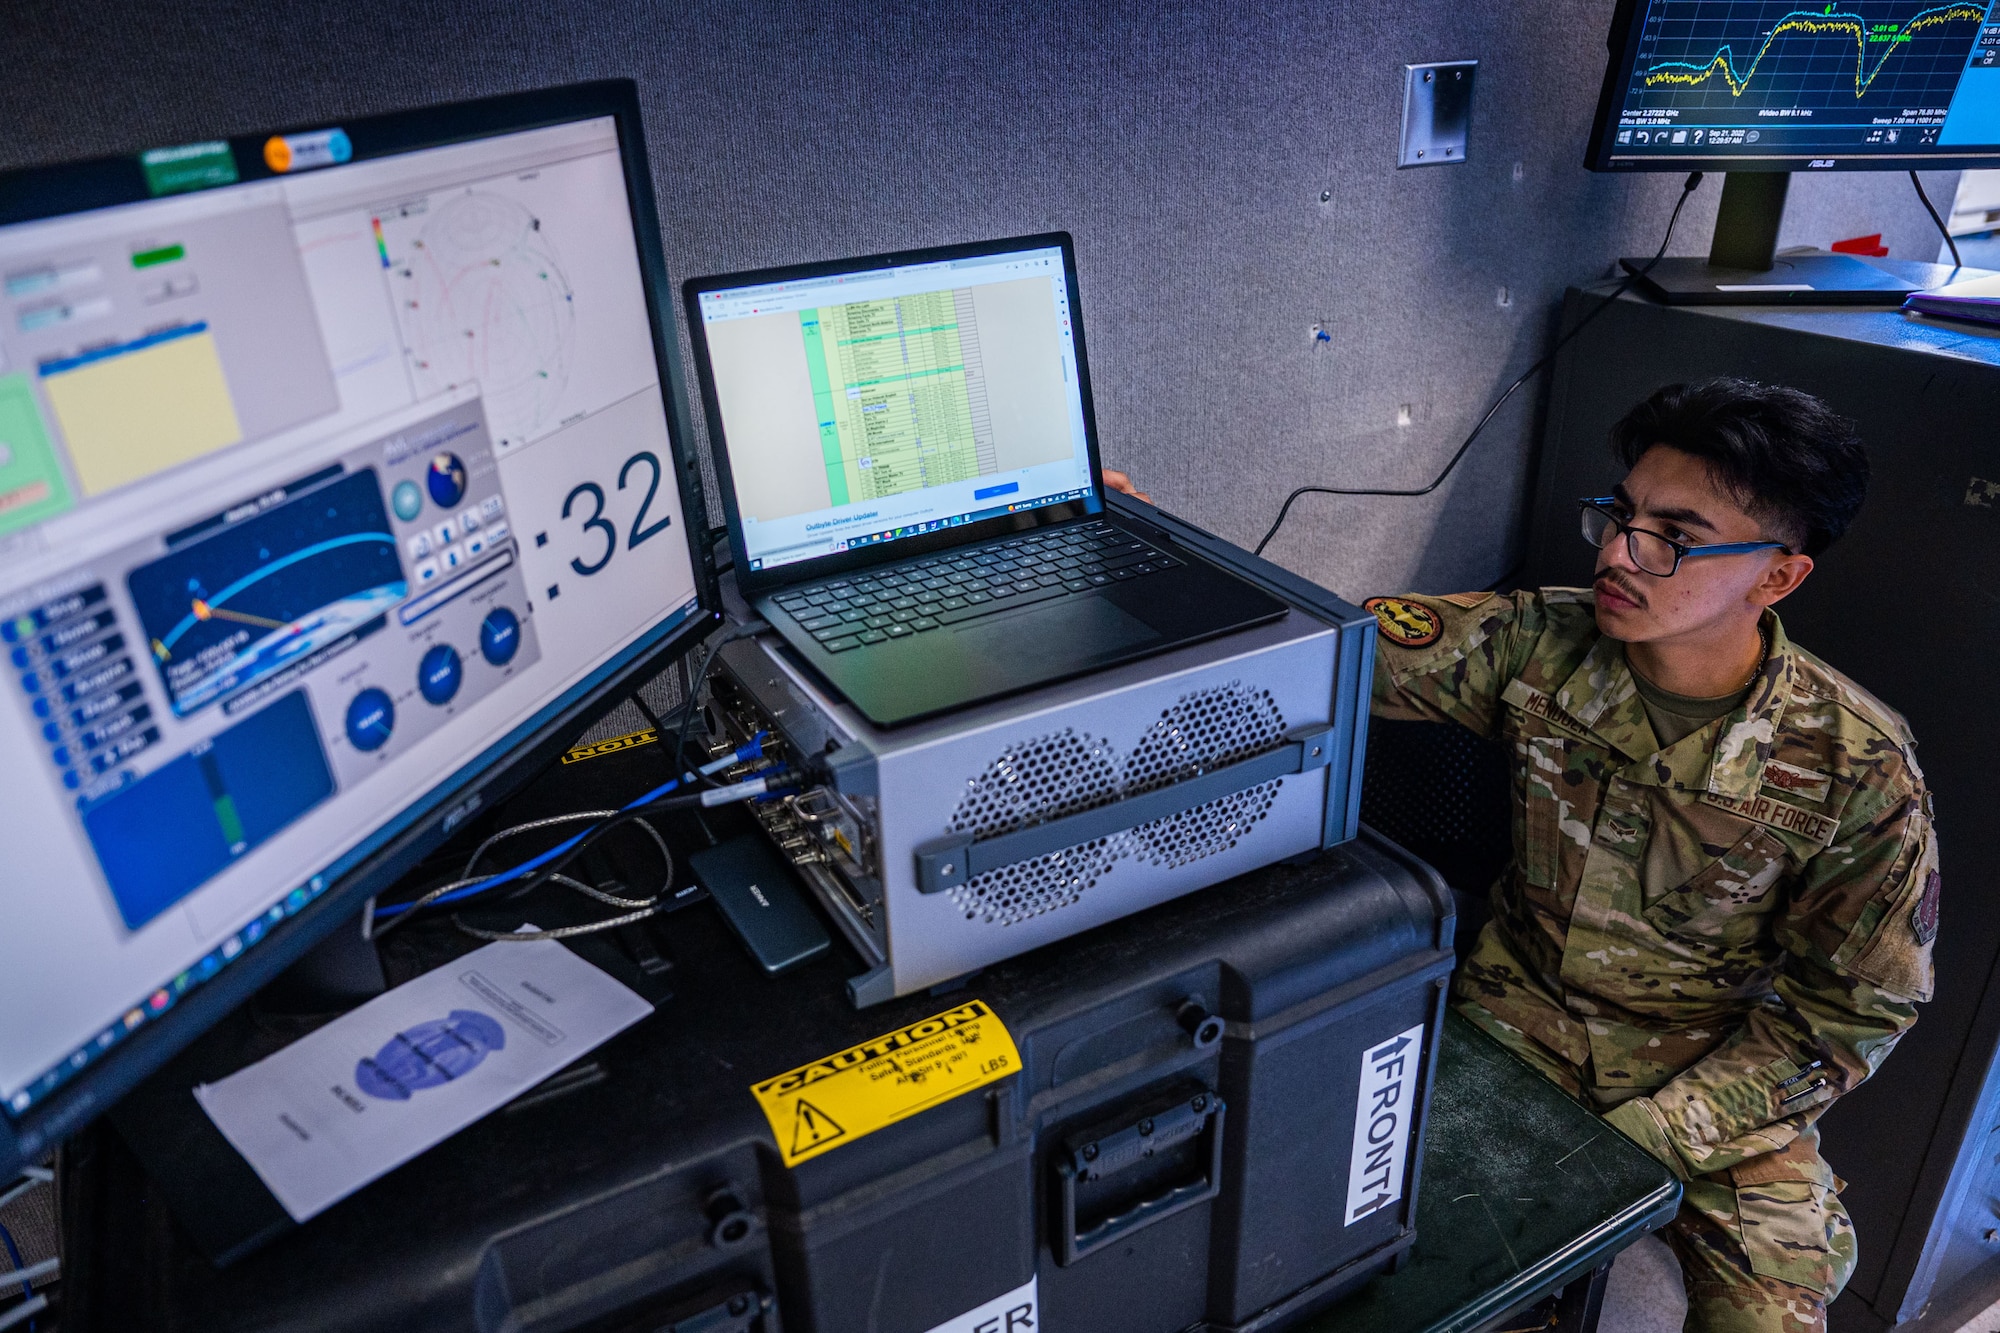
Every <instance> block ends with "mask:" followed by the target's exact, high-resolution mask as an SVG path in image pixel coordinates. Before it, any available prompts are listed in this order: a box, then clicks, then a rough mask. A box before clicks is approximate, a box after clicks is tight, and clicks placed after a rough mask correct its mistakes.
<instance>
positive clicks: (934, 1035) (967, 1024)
mask: <svg viewBox="0 0 2000 1333" xmlns="http://www.w3.org/2000/svg"><path fill="white" fill-rule="evenodd" d="M1020 1067H1021V1053H1020V1052H1019V1051H1017V1050H1015V1049H1014V1039H1013V1037H1011V1036H1009V1035H1008V1033H1007V1028H1006V1025H1005V1024H1003V1023H1002V1022H1001V1021H1000V1016H999V1015H998V1014H996V1013H994V1012H993V1010H992V1009H990V1008H988V1007H987V1006H986V1004H985V1003H983V1002H982V1001H979V1000H972V1001H970V1002H968V1003H966V1004H961V1005H959V1006H958V1007H957V1008H955V1009H947V1010H945V1011H944V1012H943V1013H941V1014H936V1015H933V1016H932V1017H930V1018H926V1019H924V1020H923V1021H922V1022H920V1023H911V1024H909V1025H908V1026H906V1027H900V1028H897V1029H896V1030H895V1031H894V1032H886V1033H884V1034H883V1035H881V1036H879V1037H877V1038H875V1039H874V1040H873V1041H864V1042H862V1043H861V1044H860V1045H858V1046H850V1047H848V1048H847V1049H846V1050H844V1051H841V1052H839V1053H837V1054H834V1055H829V1056H827V1057H826V1058H825V1059H823V1060H815V1061H813V1062H812V1063H811V1064H806V1065H800V1066H799V1067H798V1068H797V1069H794V1070H791V1071H790V1072H788V1073H783V1074H780V1075H778V1076H777V1077H776V1078H770V1079H765V1080H764V1081H763V1082H762V1083H755V1084H752V1085H751V1087H750V1094H751V1096H753V1097H755V1098H756V1099H757V1105H758V1106H760V1107H761V1108H763V1111H764V1118H765V1119H766V1120H769V1121H770V1122H771V1133H772V1134H774V1135H776V1136H777V1140H778V1155H779V1156H780V1157H782V1158H783V1159H784V1162H785V1165H786V1166H797V1165H798V1164H799V1163H800V1162H803V1161H805V1160H807V1159H808V1158H812V1157H817V1156H819V1155H820V1154H821V1153H823V1152H831V1151H832V1150H833V1149H835V1148H838V1147H840V1146H842V1145H843V1144H847V1143H852V1142H853V1141H854V1140H856V1139H858V1138H861V1137H862V1136H863V1135H866V1134H873V1133H874V1132H875V1131H876V1130H878V1129H882V1128H884V1127H885V1126H888V1125H893V1124H895V1123H896V1122H897V1121H898V1120H904V1119H907V1118H909V1117H910V1116H913V1115H915V1114H916V1113H917V1112H919V1111H923V1110H927V1109H929V1108H930V1107H933V1106H936V1105H937V1104H938V1103H940V1102H947V1101H950V1100H951V1099H952V1098H953V1097H956V1096H958V1095H959V1094H961V1093H966V1092H971V1091H972V1090H973V1089H974V1088H980V1087H984V1086H985V1085H986V1084H988V1083H992V1082H995V1081H997V1080H999V1079H1003V1078H1006V1077H1007V1076H1008V1075H1009V1074H1012V1073H1014V1072H1015V1071H1016V1070H1018V1069H1019V1068H1020Z"/></svg>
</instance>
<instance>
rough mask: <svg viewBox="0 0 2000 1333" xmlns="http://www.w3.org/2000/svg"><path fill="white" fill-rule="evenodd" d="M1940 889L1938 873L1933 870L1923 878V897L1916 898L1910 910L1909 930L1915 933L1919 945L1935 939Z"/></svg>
mask: <svg viewBox="0 0 2000 1333" xmlns="http://www.w3.org/2000/svg"><path fill="white" fill-rule="evenodd" d="M1940 887H1941V881H1940V880H1939V878H1938V872H1937V871H1935V870H1933V871H1931V873H1930V874H1929V875H1926V876H1925V877H1924V892H1923V896H1922V897H1920V898H1918V899H1917V905H1916V906H1915V907H1913V908H1911V909H1910V929H1911V930H1913V931H1915V932H1916V935H1917V943H1919V944H1929V943H1930V942H1931V941H1932V940H1934V939H1936V938H1937V928H1938V894H1939V888H1940Z"/></svg>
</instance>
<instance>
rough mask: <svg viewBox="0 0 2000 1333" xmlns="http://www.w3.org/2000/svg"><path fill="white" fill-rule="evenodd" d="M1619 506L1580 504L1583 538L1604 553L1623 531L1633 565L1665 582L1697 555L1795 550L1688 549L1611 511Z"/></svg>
mask: <svg viewBox="0 0 2000 1333" xmlns="http://www.w3.org/2000/svg"><path fill="white" fill-rule="evenodd" d="M1617 503H1618V497H1616V496H1614V495H1599V496H1594V497H1592V498H1589V499H1584V500H1579V501H1577V504H1578V505H1579V506H1581V508H1582V511H1583V539H1584V540H1585V541H1587V542H1589V543H1590V544H1591V545H1592V546H1595V547H1596V548H1597V549H1598V550H1600V551H1601V550H1603V549H1604V548H1605V547H1606V546H1609V545H1610V544H1611V541H1612V539H1613V538H1615V537H1616V536H1617V535H1618V534H1619V533H1620V532H1623V533H1624V534H1625V552H1626V554H1627V555H1629V556H1631V557H1632V563H1633V564H1635V565H1637V566H1638V567H1639V568H1640V569H1643V570H1645V571H1646V572H1647V573H1648V574H1655V575H1658V576H1659V577H1660V578H1663V579H1665V578H1672V577H1673V576H1674V575H1675V574H1676V573H1678V572H1679V571H1680V567H1681V561H1683V560H1687V559H1691V558H1693V557H1695V556H1703V555H1747V554H1749V553H1750V552H1752V551H1783V552H1785V553H1786V554H1787V555H1789V554H1791V551H1792V548H1791V547H1789V546H1787V545H1785V544H1784V543H1783V542H1709V543H1707V544H1705V545H1701V546H1689V545H1688V544H1686V543H1685V542H1677V541H1675V540H1674V539H1673V538H1671V537H1666V536H1662V535H1661V534H1659V533H1657V532H1653V531H1651V530H1649V529H1646V528H1635V527H1633V526H1631V525H1630V524H1628V523H1627V522H1626V521H1625V520H1624V519H1622V518H1620V517H1618V514H1617V511H1615V510H1614V509H1612V508H1611V506H1613V505H1615V504H1617Z"/></svg>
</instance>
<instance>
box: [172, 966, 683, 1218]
mask: <svg viewBox="0 0 2000 1333" xmlns="http://www.w3.org/2000/svg"><path fill="white" fill-rule="evenodd" d="M652 1011H653V1007H652V1006H651V1005H650V1004H648V1003H647V1002H646V1001H644V1000H642V999H640V998H639V996H637V995H635V994H634V993H633V992H632V991H631V990H629V989H627V988H626V987H624V986H622V985H620V984H619V983H618V982H617V981H615V980H613V979H612V978H611V977H609V976H607V975H606V974H605V973H604V972H602V971H600V970H599V969H597V968H595V967H592V966H591V965H590V964H589V963H586V962H585V961H584V960H583V959H581V958H579V957H577V956H576V955H575V954H573V953H571V952H570V951H569V950H568V949H566V948H564V947H563V946H562V945H560V944H558V943H557V942H556V941H554V940H536V941H532V942H523V943H518V944H517V943H513V942H509V941H503V942H501V943H498V944H489V945H487V946H486V947H485V948H483V949H479V950H477V951H475V952H473V953H469V954H467V955H466V956H465V957H463V958H460V959H457V960H455V961H453V962H451V963H447V964H446V965H445V966H443V967H440V968H438V969H436V970H435V971H432V972H427V973H425V974H424V975H423V976H421V977H418V978H417V979H416V980H414V981H411V982H408V983H406V984H404V985H401V986H398V987H396V989H394V990H392V991H390V992H389V993H388V994H386V995H381V996H378V997H376V998H375V999H373V1000H370V1001H369V1002H368V1003H367V1004H364V1005H362V1006H361V1007H360V1008H359V1009H356V1010H355V1011H354V1012H353V1013H351V1014H347V1015H344V1016H343V1017H341V1018H338V1019H335V1020H334V1021H333V1022H331V1023H329V1024H327V1025H326V1026H325V1027H323V1028H321V1029H319V1030H318V1031H317V1032H314V1033H312V1034H310V1035H309V1036H305V1037H302V1038H300V1039H299V1040H298V1041H295V1042H293V1043H292V1044H291V1045H290V1046H287V1047H286V1048H285V1049H284V1050H282V1051H279V1052H278V1053H277V1054H276V1055H273V1056H271V1057H269V1058H268V1059H264V1060H260V1061H258V1062H257V1063H256V1064H254V1065H251V1066H249V1067H248V1068H247V1069H242V1070H239V1071H238V1072H236V1073H234V1074H231V1075H230V1076H229V1077H228V1078H225V1079H223V1080H222V1081H221V1082H219V1083H207V1084H203V1085H202V1086H201V1087H198V1088H196V1089H195V1090H194V1095H195V1100H196V1101H198V1102H200V1103H201V1108H202V1110H204V1111H206V1112H208V1118H209V1119H210V1120H213V1121H214V1122H215V1126H216V1128H217V1129H220V1130H221V1131H222V1133H223V1135H224V1136H225V1137H226V1138H227V1139H228V1140H229V1141H230V1143H231V1144H233V1145H235V1148H236V1150H237V1151H238V1152H240V1153H242V1154H243V1156H244V1158H245V1159H246V1160H247V1161H248V1162H249V1163H250V1165H251V1167H252V1168H253V1169H254V1170H255V1171H256V1172H257V1174H258V1176H259V1177H260V1178H262V1180H263V1182H264V1184H265V1185H267V1186H268V1187H269V1188H270V1190H271V1193H273V1194H275V1195H276V1196H277V1197H278V1202H279V1203H281V1204H283V1205H284V1206H285V1211H286V1212H288V1213H290V1214H291V1215H292V1217H293V1219H294V1220H295V1221H299V1222H303V1221H305V1220H306V1219H307V1218H309V1217H311V1216H313V1215H314V1214H315V1213H318V1212H320V1211H321V1210H323V1209H325V1208H326V1207H328V1206H329V1205H331V1204H333V1203H336V1202H338V1201H339V1200H341V1199H343V1198H345V1197H346V1196H347V1195H349V1194H352V1193H353V1192H354V1191H355V1190H357V1189H360V1188H361V1187H362V1186H363V1185H366V1184H367V1183H368V1182H369V1181H371V1180H373V1179H375V1178H376V1177H377V1176H380V1175H383V1174H384V1173H386V1172H388V1171H390V1170H392V1169H394V1168H395V1167H398V1166H400V1165H402V1164H403V1163H404V1162H407V1161H409V1160H410V1159H411V1158H412V1157H415V1156H416V1155H417V1154H418V1153H420V1152H422V1151H424V1149H426V1148H429V1147H431V1146H432V1145H433V1144H436V1143H440V1142H442V1141H443V1140H445V1139H447V1138H449V1137H450V1136H451V1135H453V1134H455V1133H457V1132H458V1131H459V1130H461V1129H463V1128H465V1127H466V1126H467V1125H469V1124H471V1123H472V1122H473V1121H475V1120H477V1119H479V1117H481V1116H483V1115H485V1114H486V1113H487V1112H488V1111H491V1110H493V1109H494V1108H495V1107H498V1106H501V1105H504V1104H505V1103H507V1102H508V1101H511V1100H512V1099H513V1098H515V1097H517V1096H519V1095H520V1094H521V1093H523V1092H525V1091H527V1090H528V1089H529V1088H531V1087H533V1086H534V1085H535V1084H537V1083H540V1082H541V1081H542V1080H543V1079H545V1078H547V1077H548V1076H549V1075H551V1074H553V1073H555V1072H556V1071H557V1070H558V1069H561V1068H562V1067H563V1066H564V1065H566V1064H568V1063H570V1062H571V1061H572V1060H575V1059H577V1058H578V1057H579V1056H581V1055H583V1054H584V1053H585V1052H587V1051H589V1050H591V1049H593V1048H594V1047H596V1046H598V1045H600V1044H601V1043H603V1042H604V1041H605V1040H607V1039H608V1038H610V1037H611V1036H613V1035H614V1034H616V1033H618V1032H620V1031H622V1030H624V1029H625V1028H628V1027H630V1026H631V1025H632V1024H634V1023H636V1022H638V1021H639V1020H640V1019H642V1018H644V1017H645V1016H646V1015H647V1014H649V1013H651V1012H652Z"/></svg>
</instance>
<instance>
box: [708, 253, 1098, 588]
mask: <svg viewBox="0 0 2000 1333" xmlns="http://www.w3.org/2000/svg"><path fill="white" fill-rule="evenodd" d="M1052 248H1060V249H1061V251H1062V258H1063V281H1064V282H1065V283H1067V284H1068V286H1069V313H1070V336H1071V339H1072V341H1073V342H1074V343H1075V346H1076V383H1077V390H1078V392H1079V393H1080V395H1081V397H1082V400H1083V436H1084V445H1085V448H1086V450H1087V451H1088V453H1089V455H1090V468H1089V473H1088V485H1089V488H1090V493H1089V494H1088V495H1086V496H1085V497H1083V498H1082V499H1080V500H1069V501H1062V502H1059V503H1056V504H1050V505H1041V506H1038V507H1036V508H1033V509H1023V510H1021V511H1019V512H1017V513H1013V514H1000V515H997V516H995V517H993V518H988V519H982V520H980V521H979V522H977V523H967V524H962V525H960V526H957V527H950V528H939V529H938V530H937V531H935V532H925V533H917V534H914V535H912V536H908V537H899V538H897V539H896V540H894V541H891V542H884V543H880V544H877V545H870V546H863V547H858V548H856V549H854V550H848V551H835V552H832V553H830V554H827V555H821V556H814V557H812V558H810V559H806V560H796V561H792V562H790V563H787V564H783V565H779V566H776V567H775V568H772V569H762V570H757V569H752V568H750V555H749V551H748V548H747V547H746V545H745V543H744V540H743V515H742V513H741V511H740V510H739V508H738V506H737V501H736V485H735V481H734V480H733V475H732V472H731V469H730V466H729V443H728V438H727V436H726V434H725V432H724V430H723V425H722V405H721V402H720V400H719V399H718V398H717V397H716V391H715V375H714V372H713V370H712V368H711V367H710V365H709V356H708V339H707V330H706V328H705V327H704V325H703V322H702V317H701V298H702V295H703V293H705V292H712V291H722V290H726V289H728V288H732V287H756V286H762V285H764V284H766V283H773V282H797V281H801V280H806V279H812V278H824V277H831V276H834V275H836V274H843V273H865V272H868V271H870V270H874V269H894V268H902V267H905V266H908V265H912V264H934V263H940V262H945V261H950V260H955V259H974V258H978V257H980V256H982V255H993V254H1005V253H1007V252H1009V251H1015V250H1043V249H1052ZM681 293H682V297H683V303H684V305H685V308H686V313H687V322H688V339H689V342H690V344H691V346H692V347H693V350H694V367H695V379H696V381H697V382H698V383H699V384H700V386H701V404H702V415H703V420H704V421H706V423H707V425H708V445H709V457H710V460H711V462H712V463H713V464H714V467H715V480H716V489H717V490H718V491H719V492H720V493H721V496H722V509H723V514H724V517H725V518H726V520H727V523H728V529H729V552H730V558H731V559H732V560H733V561H734V562H735V568H736V584H737V587H739V588H741V589H742V590H743V592H744V594H745V595H748V596H755V595H756V594H758V593H762V592H768V591H769V590H771V589H772V588H777V587H782V586H784V585H785V584H788V583H796V582H799V581H801V580H804V579H817V578H826V577H828V576H831V575H834V574H839V573H843V572H845V571H847V570H850V569H858V568H861V567H862V566H864V565H875V564H883V563H886V562H888V561H892V560H902V559H907V558H909V557H911V556H919V555H927V554H929V553H931V552H933V551H941V550H944V549H946V548H948V547H953V546H962V545H965V544H966V543H968V542H974V541H980V540H983V539H986V538H989V537H997V536H1000V535H1002V534H1005V533H1009V532H1020V531H1024V530H1027V529H1030V528H1038V527H1046V526H1048V525H1050V524H1053V523H1062V522H1066V521H1068V520H1070V519H1073V518H1078V517H1081V516H1083V515H1086V514H1097V513H1102V512H1103V510H1104V488H1103V482H1102V481H1101V480H1100V478H1101V477H1102V475H1103V464H1102V462H1101V460H1100V458H1099V455H1098V445H1097V413H1096V410H1095V408H1094V407H1093V405H1092V401H1091V395H1090V358H1089V357H1088V356H1087V355H1086V354H1085V351H1084V336H1083V305H1082V301H1081V293H1080V292H1079V291H1078V283H1077V276H1076V242H1075V239H1074V238H1073V237H1072V236H1071V235H1070V234H1069V233H1068V232H1066V231H1054V232H1042V233H1039V234H1037V235H1033V236H1010V237H1005V238H1002V239H1000V240H993V241H974V242H969V243H967V244H963V245H947V246H936V247H932V248H929V249H923V250H896V251H890V252H888V253H886V254H878V255H864V256H862V257H860V258H858V259H836V260H827V261H824V262H819V263H811V264H790V265H786V266H784V267H781V268H767V269H755V270H751V271H748V272H742V273H720V274H711V275H710V276H708V277H703V278H689V279H688V280H687V281H685V282H684V283H682V284H681Z"/></svg>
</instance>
